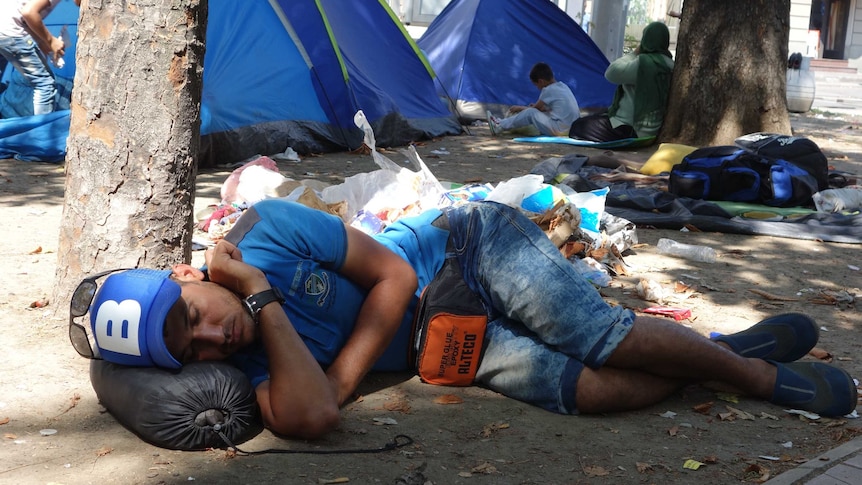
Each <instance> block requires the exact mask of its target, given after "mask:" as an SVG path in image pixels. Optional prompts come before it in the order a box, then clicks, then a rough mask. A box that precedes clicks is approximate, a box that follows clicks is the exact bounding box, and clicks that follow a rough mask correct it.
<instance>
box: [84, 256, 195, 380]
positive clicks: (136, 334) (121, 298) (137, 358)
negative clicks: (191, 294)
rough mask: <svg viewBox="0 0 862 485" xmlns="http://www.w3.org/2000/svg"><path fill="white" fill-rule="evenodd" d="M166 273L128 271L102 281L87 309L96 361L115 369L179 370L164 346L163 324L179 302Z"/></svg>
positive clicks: (177, 286) (167, 271) (151, 270)
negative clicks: (112, 364) (111, 363)
mask: <svg viewBox="0 0 862 485" xmlns="http://www.w3.org/2000/svg"><path fill="white" fill-rule="evenodd" d="M170 275H171V272H170V271H169V270H154V269H131V270H128V271H123V272H122V273H114V274H112V275H110V276H108V277H107V278H105V281H104V283H102V286H101V287H100V288H99V292H98V293H97V294H96V297H95V298H94V299H93V304H92V305H91V306H90V325H91V326H92V329H93V335H94V336H95V338H96V346H97V347H98V348H99V354H100V356H101V357H102V358H103V359H105V360H107V361H109V362H113V363H115V364H121V365H129V366H138V367H153V366H156V367H164V368H168V369H179V368H180V367H182V364H180V363H179V362H178V361H177V359H175V358H174V356H172V355H171V353H170V352H169V351H168V347H167V345H165V338H164V330H165V319H166V318H167V316H168V312H169V311H170V309H171V307H172V306H173V305H174V303H176V302H177V300H178V299H179V297H180V285H179V284H177V283H176V282H175V281H173V280H172V279H171V278H170Z"/></svg>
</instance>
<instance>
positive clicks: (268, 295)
mask: <svg viewBox="0 0 862 485" xmlns="http://www.w3.org/2000/svg"><path fill="white" fill-rule="evenodd" d="M274 301H277V302H278V304H279V305H283V304H284V301H285V298H284V294H283V293H282V292H281V290H279V289H278V287H277V286H273V287H272V288H270V289H268V290H266V291H261V292H260V293H255V294H253V295H251V296H248V297H246V298H245V299H244V300H243V301H242V302H243V303H244V304H245V309H246V310H247V311H248V313H249V314H250V315H251V318H252V319H253V320H254V323H258V321H259V319H260V311H261V310H262V309H263V307H265V306H267V305H269V304H270V303H272V302H274Z"/></svg>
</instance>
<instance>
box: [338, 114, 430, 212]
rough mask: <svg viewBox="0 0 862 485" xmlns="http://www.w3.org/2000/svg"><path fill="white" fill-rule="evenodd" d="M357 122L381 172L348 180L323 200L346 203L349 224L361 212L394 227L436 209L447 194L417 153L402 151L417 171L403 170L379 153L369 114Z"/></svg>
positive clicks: (408, 150)
mask: <svg viewBox="0 0 862 485" xmlns="http://www.w3.org/2000/svg"><path fill="white" fill-rule="evenodd" d="M353 121H354V122H355V123H356V126H357V127H359V128H360V129H361V130H362V131H363V132H364V133H365V139H364V143H365V145H366V146H368V148H370V149H371V157H372V159H373V160H374V163H376V164H377V166H378V167H380V170H375V171H374V172H368V173H360V174H357V175H354V176H352V177H348V178H347V179H345V180H344V183H341V184H339V185H334V186H331V187H327V188H325V189H323V191H322V192H321V198H322V199H323V200H324V201H325V202H328V203H334V202H338V201H346V202H347V212H346V214H345V222H350V221H352V220H353V218H354V217H355V216H356V214H357V213H358V212H359V211H365V212H369V213H371V214H374V215H375V216H377V217H379V218H380V219H381V220H382V221H383V222H384V223H391V222H393V221H395V220H396V219H398V218H400V217H402V216H405V215H413V214H419V213H420V212H422V211H424V210H427V209H430V208H432V207H436V206H437V203H438V201H439V200H440V197H441V195H442V194H443V192H445V190H444V188H443V185H442V184H440V181H439V180H437V177H435V176H434V174H433V173H431V170H429V169H428V167H427V166H426V165H425V163H424V162H423V161H422V159H421V158H420V157H419V154H418V153H417V152H416V149H415V148H414V147H413V146H410V147H409V148H408V149H407V150H402V151H401V153H402V154H403V155H404V156H406V157H407V161H408V162H409V163H410V165H411V166H412V167H413V168H414V169H415V170H411V169H410V168H407V167H402V166H401V165H399V164H397V163H395V162H393V161H392V160H390V159H389V158H387V157H386V156H384V155H383V154H381V153H379V152H378V151H377V149H376V145H375V143H376V142H375V139H374V130H372V128H371V124H370V123H369V122H368V120H367V119H366V117H365V113H363V112H362V111H361V110H360V111H358V112H357V113H356V115H355V116H354V118H353Z"/></svg>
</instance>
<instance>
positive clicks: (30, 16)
mask: <svg viewBox="0 0 862 485" xmlns="http://www.w3.org/2000/svg"><path fill="white" fill-rule="evenodd" d="M21 16H22V17H23V18H24V23H26V24H27V31H28V32H29V33H30V36H31V37H33V40H35V41H36V44H37V45H38V46H39V48H40V49H42V50H43V51H47V52H50V51H51V41H52V40H53V39H54V36H53V35H51V33H50V32H48V28H47V27H45V22H43V21H42V16H41V15H40V14H39V12H38V11H36V12H34V11H25V12H22V13H21Z"/></svg>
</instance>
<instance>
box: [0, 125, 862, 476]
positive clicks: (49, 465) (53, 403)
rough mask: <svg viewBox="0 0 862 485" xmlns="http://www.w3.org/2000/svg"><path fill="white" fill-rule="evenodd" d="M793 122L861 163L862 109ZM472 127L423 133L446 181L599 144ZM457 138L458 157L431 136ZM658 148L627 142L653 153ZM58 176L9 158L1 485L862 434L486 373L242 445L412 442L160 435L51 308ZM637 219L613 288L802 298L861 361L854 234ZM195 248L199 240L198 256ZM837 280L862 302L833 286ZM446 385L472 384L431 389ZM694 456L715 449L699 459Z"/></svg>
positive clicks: (760, 450) (711, 304)
mask: <svg viewBox="0 0 862 485" xmlns="http://www.w3.org/2000/svg"><path fill="white" fill-rule="evenodd" d="M792 122H793V126H794V129H795V130H796V132H797V134H801V135H805V136H808V137H810V138H812V139H813V140H814V141H815V142H817V143H818V144H819V145H820V147H821V148H822V149H823V150H824V152H825V153H826V154H827V156H828V157H829V160H830V164H831V165H832V166H834V167H835V168H837V169H840V170H844V171H848V172H852V173H856V174H860V173H862V137H860V136H859V133H860V128H862V125H860V124H859V120H848V119H844V120H834V119H818V118H815V117H813V116H811V117H803V116H799V115H794V116H793V119H792ZM470 131H471V134H466V135H463V136H457V137H447V138H444V139H439V140H434V141H432V142H426V143H422V144H420V145H419V146H418V147H417V149H418V151H419V154H420V156H422V157H423V159H424V160H425V161H426V163H427V164H428V165H429V167H430V168H431V170H432V171H433V172H434V173H435V174H436V175H437V177H438V178H439V179H441V180H445V181H453V182H472V181H481V182H493V183H496V182H499V181H502V180H506V179H508V178H511V177H514V176H519V175H523V174H526V173H528V172H529V171H530V169H531V168H532V167H533V166H534V165H535V164H536V163H537V162H539V161H542V160H544V159H546V158H548V157H551V156H561V155H565V154H567V153H572V152H580V153H584V154H587V155H595V154H598V153H599V152H597V151H595V150H589V149H578V148H575V147H569V146H567V145H550V144H545V145H531V144H517V143H513V142H511V141H509V140H506V139H500V138H491V137H489V136H488V130H487V127H484V126H481V127H470ZM444 148H445V150H446V151H448V152H449V153H450V154H449V155H443V156H435V155H432V154H431V151H432V150H440V149H444ZM653 150H654V148H652V149H642V150H639V151H635V152H621V153H620V154H621V155H622V156H624V157H626V158H628V159H631V160H635V161H644V160H646V159H647V158H648V157H649V155H650V154H651V153H652V151H653ZM387 155H388V156H390V158H393V159H395V158H397V157H398V155H397V154H395V153H394V152H388V153H387ZM280 167H281V169H282V172H283V173H284V174H285V175H287V176H289V177H293V178H297V179H298V178H315V179H318V180H321V181H324V182H327V183H338V182H340V181H342V180H343V179H344V177H346V176H349V175H352V174H355V173H359V172H364V171H369V170H373V169H375V168H376V167H375V166H374V165H373V162H372V161H371V157H370V156H367V155H365V156H362V155H355V154H348V153H340V154H331V155H325V156H313V157H312V156H310V157H304V158H303V160H302V162H301V163H298V164H295V163H282V164H280ZM228 173H229V169H206V170H202V171H201V174H200V176H199V179H198V180H199V184H198V199H197V203H196V206H200V207H204V206H206V205H207V204H209V203H216V202H217V201H218V199H219V196H218V192H219V187H220V186H221V183H222V182H223V181H224V179H225V178H226V177H227V175H228ZM63 187H64V181H63V166H62V165H53V164H40V163H24V162H17V161H10V160H6V161H0V207H2V214H3V215H4V219H3V220H4V221H5V224H6V226H5V227H6V229H5V230H4V231H3V232H4V233H5V236H4V244H3V251H2V254H0V269H2V271H3V273H4V274H5V275H6V276H5V277H4V284H3V285H2V287H0V328H2V333H0V335H2V337H0V342H2V346H0V348H2V351H3V358H4V365H3V366H2V367H0V483H15V484H18V483H27V484H29V483H34V484H39V483H41V484H84V483H95V484H100V485H104V484H111V483H117V484H129V483H139V484H160V483H166V484H168V483H184V482H189V481H195V482H197V483H297V484H321V483H383V484H387V483H388V484H395V483H399V484H401V483H403V484H427V483H430V484H437V485H444V484H483V483H484V484H490V483H494V484H497V483H503V484H516V483H524V484H526V483H541V484H575V483H585V484H641V483H656V484H658V483H672V482H673V483H675V482H681V483H693V482H695V481H697V482H698V483H701V484H704V485H711V484H725V483H738V482H750V483H758V482H762V481H764V480H765V479H767V478H769V477H774V476H776V475H778V474H779V473H781V472H783V471H785V470H788V469H790V468H793V467H794V466H796V465H797V464H799V463H801V462H804V461H807V460H809V459H812V458H814V457H816V456H818V455H819V454H821V453H823V452H825V451H827V450H829V449H831V448H834V447H836V446H838V445H839V444H841V443H843V442H845V441H847V440H849V439H851V438H853V437H855V436H857V435H859V434H860V433H862V421H859V420H854V419H819V420H813V421H812V420H808V419H806V418H802V417H800V416H798V415H794V414H790V413H787V412H785V410H784V409H783V408H781V407H777V406H773V405H770V404H768V403H764V402H760V401H756V400H751V399H746V398H744V397H738V401H737V397H735V396H732V395H723V394H718V393H716V392H712V391H708V390H706V389H704V388H701V387H699V386H691V387H689V388H686V389H685V390H684V391H682V392H679V393H678V394H677V395H675V396H673V397H672V398H670V399H668V400H666V401H665V402H663V403H661V404H659V405H656V406H654V407H651V408H648V409H644V410H642V411H638V412H628V413H620V414H613V415H604V416H577V417H574V416H558V415H554V414H551V413H548V412H546V411H542V410H540V409H537V408H534V407H531V406H529V405H526V404H522V403H520V402H517V401H514V400H511V399H508V398H505V397H502V396H500V395H497V394H495V393H493V392H489V391H486V390H483V389H479V388H457V389H453V388H442V387H434V386H429V385H424V384H422V383H420V382H419V381H418V379H416V378H411V376H409V375H400V374H396V375H372V376H370V377H369V378H368V379H367V380H366V382H365V384H364V385H363V387H362V389H361V392H362V395H363V398H362V399H361V400H360V401H359V402H356V403H352V404H350V405H349V406H347V407H346V408H345V409H344V410H343V418H344V419H343V424H342V426H341V428H340V429H339V430H337V431H335V432H333V433H332V434H331V435H329V436H328V437H327V438H325V439H323V440H320V441H317V442H303V441H288V440H282V439H279V438H277V437H274V436H273V435H271V434H270V433H269V432H267V431H264V432H263V433H262V434H260V435H259V436H258V437H256V438H254V439H253V440H251V441H249V442H246V443H244V444H242V445H241V446H240V448H242V449H244V450H247V451H252V450H261V449H266V448H273V447H274V448H283V449H290V450H335V449H345V448H346V449H356V448H377V447H380V446H382V445H384V444H385V443H387V442H389V441H391V440H392V438H393V437H394V436H395V435H397V434H404V435H408V436H410V437H411V438H412V439H413V440H414V443H413V444H412V445H409V446H406V447H404V448H401V449H399V450H397V451H389V452H385V453H380V454H332V455H311V454H267V455H260V456H237V457H230V456H228V455H227V454H226V452H225V451H223V450H210V451H203V452H178V451H170V450H165V449H160V448H157V447H154V446H151V445H149V444H146V443H145V442H143V441H141V440H140V439H139V438H138V437H137V436H135V435H134V434H132V433H131V432H130V431H128V430H126V429H125V428H123V427H122V426H121V425H120V424H118V423H117V421H115V420H114V418H113V417H112V416H111V415H110V414H108V413H107V412H105V410H104V408H102V407H101V406H100V405H99V403H98V401H97V399H96V396H95V393H94V391H93V389H92V387H91V385H90V382H89V378H88V362H87V361H86V360H85V359H83V358H80V357H79V356H78V355H77V354H76V353H75V352H74V350H73V349H72V347H71V346H70V344H69V341H68V337H67V320H66V319H67V316H66V315H67V311H68V302H53V301H50V302H47V306H42V307H40V305H42V304H44V303H45V302H46V299H47V298H49V296H50V295H51V288H52V284H53V280H54V272H55V265H56V246H57V240H58V225H59V223H60V217H61V208H62V204H63ZM637 235H638V238H639V240H640V243H641V244H640V245H638V246H637V247H636V248H635V249H634V250H632V251H630V252H629V253H628V254H626V255H625V261H626V262H627V263H628V265H629V266H630V275H629V276H625V277H618V278H615V279H614V281H613V282H612V284H611V286H610V287H608V288H605V289H603V290H602V293H603V294H604V295H605V296H606V298H607V299H608V300H609V301H612V302H614V303H617V304H622V305H626V306H628V307H630V308H633V309H635V310H638V309H642V308H644V307H646V306H649V303H647V302H645V301H643V300H641V299H639V298H638V297H637V295H636V292H635V289H634V288H635V285H636V284H637V282H638V281H639V280H640V279H641V278H649V279H652V280H655V281H657V282H659V283H661V284H662V285H663V286H664V287H665V288H667V289H671V288H673V287H674V285H675V282H683V283H684V284H685V285H687V286H689V287H690V290H689V291H690V294H688V295H686V296H687V298H685V299H684V300H682V301H679V302H675V304H676V305H678V306H684V307H686V308H690V309H691V311H692V317H691V319H690V320H687V321H682V322H680V323H681V324H685V325H690V326H691V327H692V328H694V329H695V330H696V331H698V332H700V333H702V334H705V335H706V334H708V333H709V332H711V331H720V332H732V331H735V330H739V329H742V328H745V327H747V326H749V325H751V324H753V323H755V322H757V321H758V320H760V319H761V318H764V317H766V316H769V315H772V314H775V313H779V312H787V311H801V312H806V313H808V314H810V315H812V316H814V317H815V318H816V319H817V321H818V322H819V323H820V325H821V326H822V331H821V334H822V338H821V341H820V344H819V348H820V349H822V350H823V351H824V352H826V353H828V354H830V355H831V356H832V358H833V361H834V363H835V364H837V365H839V366H842V367H844V368H845V369H847V370H848V371H849V372H850V373H851V374H853V375H854V377H857V378H859V377H860V376H862V356H860V355H862V354H861V353H860V350H862V334H860V332H862V316H860V309H859V306H860V305H859V304H858V299H859V298H860V294H862V292H860V290H859V288H860V286H862V275H860V270H859V267H860V266H862V257H860V254H862V253H860V247H859V246H858V245H851V244H835V243H824V242H817V241H806V240H797V239H785V238H774V237H763V236H754V237H752V236H740V235H731V234H719V233H698V232H687V233H681V232H678V231H669V230H657V229H653V228H649V227H638V228H637ZM660 237H671V238H673V239H677V240H679V241H683V242H689V243H698V244H706V245H709V246H712V247H713V248H716V249H717V250H718V252H719V259H718V261H717V262H716V263H714V264H705V263H695V262H690V261H686V260H683V259H676V258H672V257H667V256H663V255H659V254H658V252H657V251H656V249H655V246H654V245H655V243H656V241H657V240H658V239H659V238H660ZM200 257H201V254H200V253H199V252H197V253H195V256H194V258H195V260H196V261H200ZM752 290H754V291H752ZM845 292H846V293H845ZM765 295H771V296H772V297H774V298H773V299H770V298H769V296H765ZM824 295H827V296H824ZM841 295H851V300H852V299H853V298H855V303H854V302H851V303H847V302H844V303H831V304H830V303H828V302H827V301H826V300H827V298H828V296H832V297H835V296H839V297H840V296H841ZM839 299H840V298H839ZM806 358H809V359H813V358H815V357H813V356H809V357H806ZM444 395H455V396H458V397H460V398H461V400H462V401H463V402H461V403H459V404H438V401H439V400H437V399H436V398H438V397H440V396H444ZM375 418H391V420H385V421H388V422H390V423H393V424H387V425H377V424H376V423H379V422H380V420H377V421H375ZM43 430H56V433H55V434H48V435H43V434H42V431H43ZM46 433H48V432H47V431H46ZM688 460H695V461H697V462H700V463H702V464H703V465H702V466H701V467H700V468H698V469H696V470H693V469H687V468H685V466H684V465H685V464H686V462H687V461H688Z"/></svg>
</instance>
